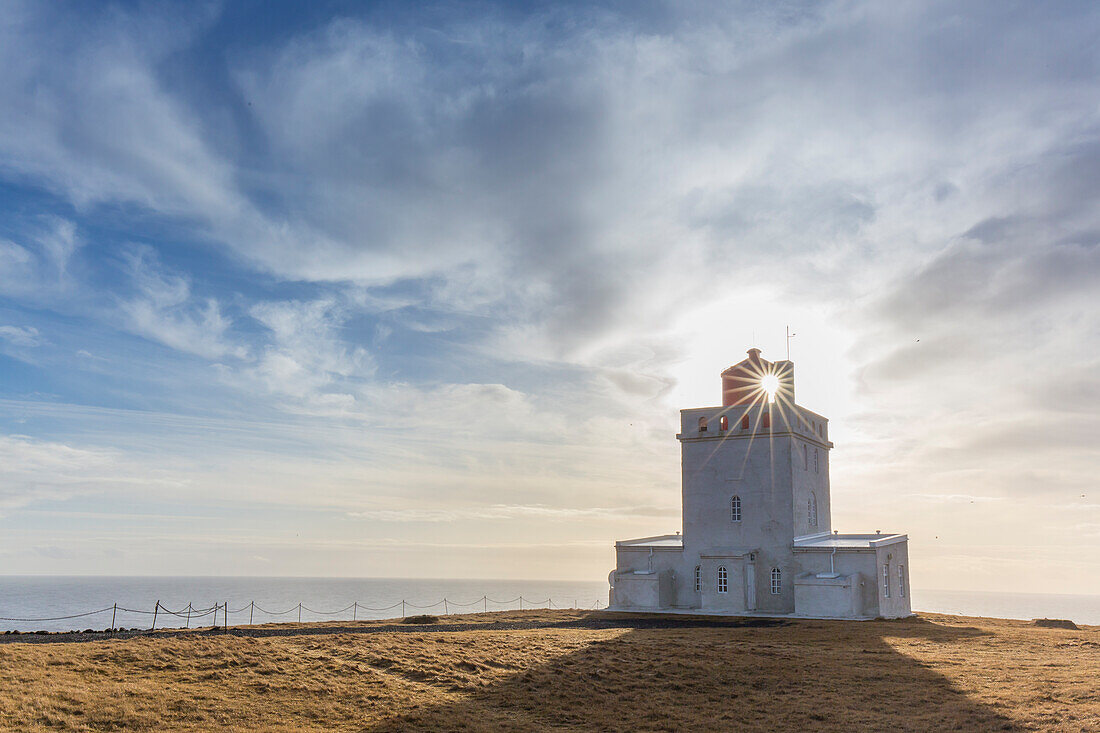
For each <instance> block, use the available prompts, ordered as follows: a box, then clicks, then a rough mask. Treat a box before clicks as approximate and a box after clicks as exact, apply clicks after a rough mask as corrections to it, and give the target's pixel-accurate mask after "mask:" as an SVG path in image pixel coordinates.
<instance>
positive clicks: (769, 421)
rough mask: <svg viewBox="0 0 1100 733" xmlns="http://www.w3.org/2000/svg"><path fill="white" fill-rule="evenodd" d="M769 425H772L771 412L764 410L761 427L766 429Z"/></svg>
mask: <svg viewBox="0 0 1100 733" xmlns="http://www.w3.org/2000/svg"><path fill="white" fill-rule="evenodd" d="M771 426H772V414H771V413H770V412H765V413H764V423H763V426H762V427H763V428H764V429H765V430H766V429H768V428H770V427H771Z"/></svg>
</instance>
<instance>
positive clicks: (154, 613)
mask: <svg viewBox="0 0 1100 733" xmlns="http://www.w3.org/2000/svg"><path fill="white" fill-rule="evenodd" d="M159 610H160V601H157V605H156V606H154V607H153V628H151V629H149V630H150V631H156V630H157V611H159Z"/></svg>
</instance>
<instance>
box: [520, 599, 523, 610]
mask: <svg viewBox="0 0 1100 733" xmlns="http://www.w3.org/2000/svg"><path fill="white" fill-rule="evenodd" d="M519 610H521V611H522V610H523V596H520V597H519Z"/></svg>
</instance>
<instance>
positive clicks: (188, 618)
mask: <svg viewBox="0 0 1100 733" xmlns="http://www.w3.org/2000/svg"><path fill="white" fill-rule="evenodd" d="M183 628H185V629H189V628H191V601H188V602H187V623H186V624H184V627H183Z"/></svg>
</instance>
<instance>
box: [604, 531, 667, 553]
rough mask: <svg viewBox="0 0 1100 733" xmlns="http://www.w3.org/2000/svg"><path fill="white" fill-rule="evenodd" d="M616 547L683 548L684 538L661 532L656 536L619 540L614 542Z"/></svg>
mask: <svg viewBox="0 0 1100 733" xmlns="http://www.w3.org/2000/svg"><path fill="white" fill-rule="evenodd" d="M615 546H616V547H637V548H643V549H644V548H646V547H665V548H673V549H680V550H682V549H683V548H684V538H683V537H682V536H680V535H678V534H663V535H658V536H657V537H640V538H638V539H636V540H619V541H618V542H616V543H615Z"/></svg>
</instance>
